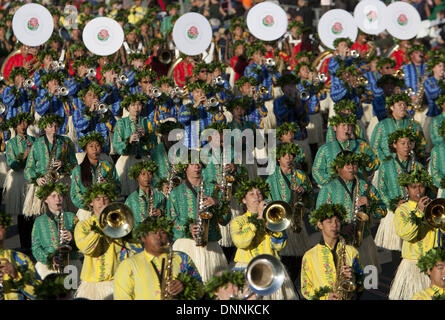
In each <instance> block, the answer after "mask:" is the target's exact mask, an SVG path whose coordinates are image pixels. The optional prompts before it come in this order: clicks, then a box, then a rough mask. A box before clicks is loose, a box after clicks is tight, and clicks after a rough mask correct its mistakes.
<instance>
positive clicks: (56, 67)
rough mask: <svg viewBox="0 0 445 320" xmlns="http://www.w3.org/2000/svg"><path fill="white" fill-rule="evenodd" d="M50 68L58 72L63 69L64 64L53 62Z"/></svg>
mask: <svg viewBox="0 0 445 320" xmlns="http://www.w3.org/2000/svg"><path fill="white" fill-rule="evenodd" d="M52 68H53V69H54V71H60V70H63V69H65V64H64V63H63V62H62V61H53V63H52Z"/></svg>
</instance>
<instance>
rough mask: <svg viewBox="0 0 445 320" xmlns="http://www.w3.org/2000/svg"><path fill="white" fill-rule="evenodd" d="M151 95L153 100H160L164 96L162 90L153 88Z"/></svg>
mask: <svg viewBox="0 0 445 320" xmlns="http://www.w3.org/2000/svg"><path fill="white" fill-rule="evenodd" d="M151 95H152V96H153V98H159V97H160V96H161V95H162V90H161V89H160V88H158V87H153V88H152V89H151Z"/></svg>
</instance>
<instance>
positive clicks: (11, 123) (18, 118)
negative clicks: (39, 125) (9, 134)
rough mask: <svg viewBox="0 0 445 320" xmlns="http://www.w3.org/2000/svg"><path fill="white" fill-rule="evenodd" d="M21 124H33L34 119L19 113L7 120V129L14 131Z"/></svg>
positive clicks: (26, 114) (29, 115) (25, 113)
mask: <svg viewBox="0 0 445 320" xmlns="http://www.w3.org/2000/svg"><path fill="white" fill-rule="evenodd" d="M21 122H26V123H27V124H28V125H30V124H32V123H33V122H34V117H33V116H32V115H31V114H29V113H27V112H19V113H17V114H16V115H15V116H14V117H12V118H10V119H9V120H8V123H7V124H8V127H9V128H13V129H15V128H16V127H17V126H18V125H19V124H20V123H21Z"/></svg>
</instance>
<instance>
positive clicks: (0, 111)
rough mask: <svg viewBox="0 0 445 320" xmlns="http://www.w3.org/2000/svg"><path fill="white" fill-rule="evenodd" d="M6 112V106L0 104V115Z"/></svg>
mask: <svg viewBox="0 0 445 320" xmlns="http://www.w3.org/2000/svg"><path fill="white" fill-rule="evenodd" d="M5 112H6V104H4V103H3V102H0V114H4V113H5Z"/></svg>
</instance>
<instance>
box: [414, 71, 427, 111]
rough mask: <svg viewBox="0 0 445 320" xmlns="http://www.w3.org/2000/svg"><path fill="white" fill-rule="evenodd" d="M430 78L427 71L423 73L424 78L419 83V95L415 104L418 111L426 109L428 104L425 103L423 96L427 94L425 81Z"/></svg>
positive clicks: (415, 109)
mask: <svg viewBox="0 0 445 320" xmlns="http://www.w3.org/2000/svg"><path fill="white" fill-rule="evenodd" d="M426 79H428V74H427V72H426V71H425V74H424V75H423V77H422V79H421V80H420V83H419V82H418V83H417V96H418V97H419V99H418V101H417V103H416V104H414V105H413V109H414V111H416V112H422V111H423V110H425V108H426V106H424V104H423V97H424V95H425V85H424V82H425V81H426Z"/></svg>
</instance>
